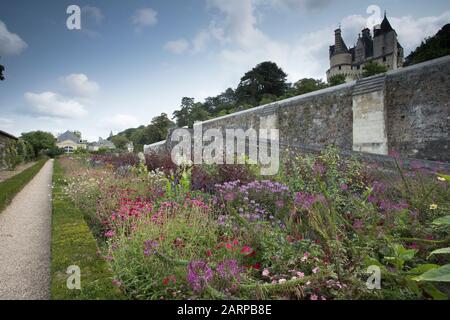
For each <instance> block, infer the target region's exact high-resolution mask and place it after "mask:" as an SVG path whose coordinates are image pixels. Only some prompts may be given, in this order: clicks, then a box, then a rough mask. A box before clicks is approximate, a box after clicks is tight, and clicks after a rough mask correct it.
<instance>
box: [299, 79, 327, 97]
mask: <svg viewBox="0 0 450 320" xmlns="http://www.w3.org/2000/svg"><path fill="white" fill-rule="evenodd" d="M326 87H327V84H326V83H324V82H323V81H322V80H320V79H318V80H316V79H312V78H304V79H301V80H299V81H297V82H296V83H295V84H294V86H293V88H292V90H293V91H294V92H295V95H296V96H298V95H301V94H305V93H310V92H313V91H317V90H320V89H324V88H326Z"/></svg>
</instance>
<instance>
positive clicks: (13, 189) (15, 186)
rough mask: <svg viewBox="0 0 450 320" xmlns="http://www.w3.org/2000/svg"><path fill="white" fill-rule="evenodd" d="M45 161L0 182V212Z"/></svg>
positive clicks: (40, 161)
mask: <svg viewBox="0 0 450 320" xmlns="http://www.w3.org/2000/svg"><path fill="white" fill-rule="evenodd" d="M46 161H47V159H42V160H39V161H38V162H37V163H36V164H34V165H33V166H32V167H30V168H28V169H26V170H24V171H22V172H21V173H19V174H16V175H15V176H13V177H11V178H9V179H7V180H5V181H3V182H0V211H1V210H3V209H4V208H5V207H6V206H7V205H8V204H9V203H10V202H11V201H12V199H13V198H14V196H15V195H16V194H17V193H19V191H20V190H22V188H23V187H24V186H25V185H26V184H27V183H28V182H30V181H31V179H33V177H34V176H35V175H36V174H37V173H38V172H39V171H40V170H41V168H42V167H43V166H44V164H45V162H46Z"/></svg>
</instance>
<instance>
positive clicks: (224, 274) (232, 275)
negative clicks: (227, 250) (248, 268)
mask: <svg viewBox="0 0 450 320" xmlns="http://www.w3.org/2000/svg"><path fill="white" fill-rule="evenodd" d="M216 271H217V274H218V275H219V277H220V278H222V279H224V280H227V281H230V280H233V279H236V280H237V281H240V273H241V271H242V270H241V268H240V267H239V265H238V262H237V261H236V260H225V261H224V262H223V263H219V264H218V265H217V269H216Z"/></svg>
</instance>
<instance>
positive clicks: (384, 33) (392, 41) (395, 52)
mask: <svg viewBox="0 0 450 320" xmlns="http://www.w3.org/2000/svg"><path fill="white" fill-rule="evenodd" d="M373 33H374V37H373V48H374V52H373V57H374V61H375V62H377V63H379V64H383V65H385V66H386V67H387V68H388V70H396V69H398V68H400V67H402V65H403V48H402V46H401V45H400V43H399V42H398V37H397V32H395V30H394V28H392V26H391V24H390V22H389V20H388V19H387V17H386V12H385V13H384V19H383V21H382V22H381V25H380V26H379V28H375V29H374V31H373Z"/></svg>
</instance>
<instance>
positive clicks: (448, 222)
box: [433, 216, 450, 226]
mask: <svg viewBox="0 0 450 320" xmlns="http://www.w3.org/2000/svg"><path fill="white" fill-rule="evenodd" d="M433 224H434V225H437V226H450V216H445V217H441V218H439V219H436V220H434V221H433Z"/></svg>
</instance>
